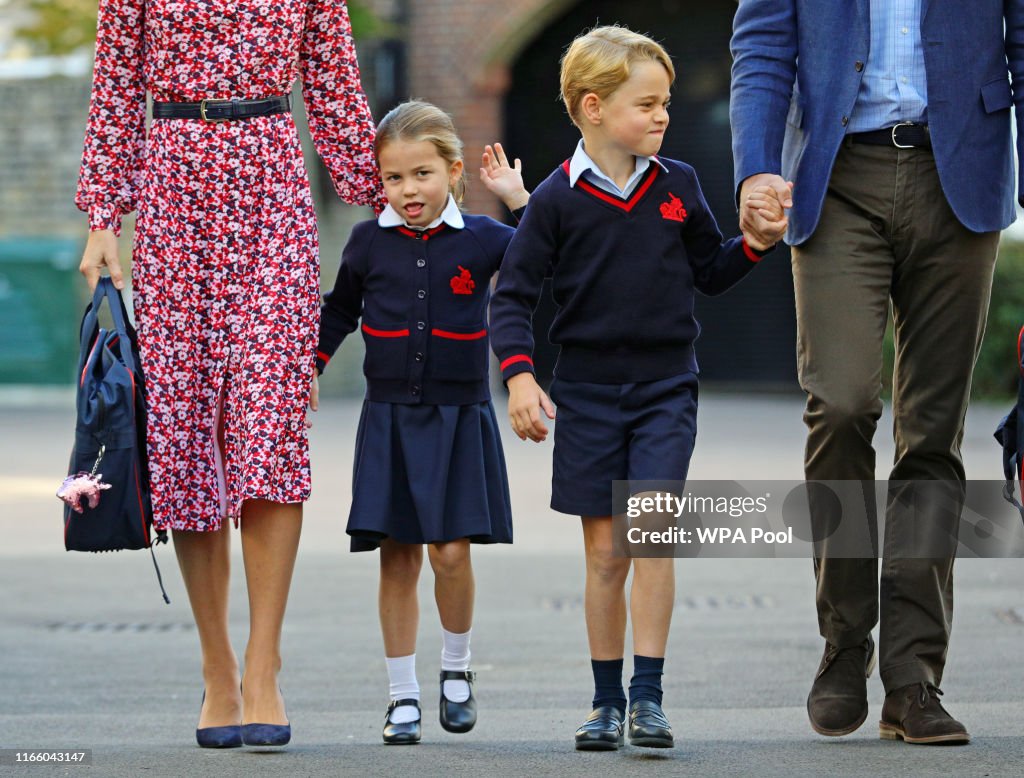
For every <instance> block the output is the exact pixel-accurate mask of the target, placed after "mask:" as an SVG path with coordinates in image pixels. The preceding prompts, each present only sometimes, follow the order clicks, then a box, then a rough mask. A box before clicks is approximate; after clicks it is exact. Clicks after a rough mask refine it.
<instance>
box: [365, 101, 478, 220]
mask: <svg viewBox="0 0 1024 778" xmlns="http://www.w3.org/2000/svg"><path fill="white" fill-rule="evenodd" d="M392 141H405V142H407V143H420V142H422V141H429V142H430V143H433V144H434V147H435V148H436V149H437V153H438V154H439V155H440V156H441V159H443V160H444V161H445V162H447V163H448V164H449V165H453V164H454V163H455V162H458V161H461V160H462V140H461V139H460V138H459V135H458V133H457V132H456V131H455V124H454V123H453V122H452V117H450V116H449V115H448V114H446V113H445V112H444V111H442V110H441V109H440V108H438V107H437V106H436V105H432V104H431V103H427V102H423V101H422V100H410V101H408V102H405V103H402V104H400V105H398V106H396V107H394V108H392V109H391V110H390V111H389V112H388V114H387V116H385V117H384V118H383V119H381V120H380V124H378V125H377V137H376V138H375V139H374V142H373V151H374V154H375V155H376V157H377V165H378V166H379V165H380V151H381V149H382V148H384V146H386V145H387V144H388V143H391V142H392ZM452 194H453V195H454V196H455V201H456V202H457V203H458V204H459V205H462V200H463V198H464V197H465V196H466V174H465V171H463V174H462V175H461V176H460V177H459V180H458V181H456V182H455V186H454V187H453V191H452Z"/></svg>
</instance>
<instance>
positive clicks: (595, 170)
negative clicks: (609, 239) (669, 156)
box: [569, 138, 668, 199]
mask: <svg viewBox="0 0 1024 778" xmlns="http://www.w3.org/2000/svg"><path fill="white" fill-rule="evenodd" d="M652 161H654V162H657V163H658V164H659V165H660V166H661V169H662V170H664V171H665V172H666V173H667V172H668V168H667V167H665V163H664V162H662V161H661V160H660V159H658V158H657V157H637V158H636V170H634V171H633V175H631V176H630V177H629V181H627V182H626V187H625V188H624V189H619V185H618V184H616V183H615V182H614V181H613V180H612V179H611V178H609V177H608V176H607V175H605V172H604V171H603V170H601V168H599V167H598V166H597V163H596V162H594V160H592V159H591V158H590V155H589V154H587V152H586V151H585V150H584V148H583V139H582V138H580V142H579V143H578V144H577V145H576V153H575V154H573V155H572V160H571V161H570V162H569V186H576V182H577V181H579V180H580V176H582V177H583V178H584V179H586V181H587V183H589V184H593V185H594V186H597V187H600V188H601V189H603V190H604V191H606V192H610V193H611V194H613V195H617V196H618V197H622V198H625V199H628V198H629V196H630V195H631V194H633V192H634V191H635V190H636V188H637V186H638V185H639V184H640V179H641V178H643V175H644V173H646V172H647V169H648V168H649V167H650V166H651V162H652Z"/></svg>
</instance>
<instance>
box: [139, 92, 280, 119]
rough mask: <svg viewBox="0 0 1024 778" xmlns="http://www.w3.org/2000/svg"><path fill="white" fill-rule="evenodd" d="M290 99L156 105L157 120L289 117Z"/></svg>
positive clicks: (271, 98)
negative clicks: (283, 115) (282, 115)
mask: <svg viewBox="0 0 1024 778" xmlns="http://www.w3.org/2000/svg"><path fill="white" fill-rule="evenodd" d="M291 110H292V101H291V95H279V96H278V97H264V98H262V99H260V100H239V99H238V98H234V99H231V100H201V101H199V102H196V103H153V118H154V119H202V120H203V121H204V122H229V121H237V120H238V119H249V118H252V117H253V116H271V115H272V114H276V113H290V112H291Z"/></svg>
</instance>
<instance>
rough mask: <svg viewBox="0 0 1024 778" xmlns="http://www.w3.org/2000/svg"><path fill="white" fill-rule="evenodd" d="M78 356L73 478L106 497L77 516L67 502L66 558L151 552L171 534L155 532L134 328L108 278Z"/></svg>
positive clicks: (83, 504)
mask: <svg viewBox="0 0 1024 778" xmlns="http://www.w3.org/2000/svg"><path fill="white" fill-rule="evenodd" d="M104 300H105V301H106V302H107V307H108V308H109V310H110V316H111V319H112V321H113V328H112V329H110V330H107V329H105V328H102V327H100V326H99V321H98V315H99V312H100V309H101V308H102V306H103V302H104ZM80 349H81V351H80V355H79V360H78V371H77V373H76V379H77V382H78V387H77V401H76V405H77V411H78V414H77V421H76V425H75V444H74V448H73V449H72V452H71V464H70V466H69V468H68V475H69V477H72V476H75V475H76V474H77V475H79V476H82V475H84V474H89V475H90V476H91V477H94V478H95V479H96V482H97V483H98V482H100V481H102V484H103V485H102V487H101V489H102V490H101V491H96V490H93V495H94V496H95V495H98V497H97V498H96V499H90V500H86V499H82V500H81V501H80V503H79V504H78V505H77V508H78V509H77V510H76V508H75V507H73V506H72V505H71V504H68V503H67V502H65V505H64V546H65V548H66V549H67V550H68V551H118V550H121V549H139V548H149V549H150V552H151V553H152V547H153V545H154V544H157V543H166V542H167V532H166V530H157V531H154V530H153V507H152V504H151V502H150V495H149V472H148V468H147V466H146V389H145V382H144V380H143V375H142V369H141V366H140V362H139V352H138V341H137V337H136V333H135V329H134V327H132V325H131V324H130V322H129V321H128V311H127V309H126V308H125V304H124V300H123V299H122V297H121V293H120V292H118V290H117V289H116V288H115V287H114V284H113V282H112V281H111V280H110V279H109V278H106V277H104V278H100V280H99V283H98V284H97V285H96V292H95V294H94V295H93V298H92V303H91V304H90V305H89V307H88V308H86V311H85V316H84V317H83V319H82V326H81V330H80ZM65 484H67V482H65ZM153 563H154V565H155V564H156V557H155V556H154V558H153ZM159 576H160V571H159V568H158V569H157V577H158V579H159ZM161 590H163V584H162V582H161ZM164 599H165V600H166V599H167V594H166V592H165V593H164ZM168 601H169V600H168Z"/></svg>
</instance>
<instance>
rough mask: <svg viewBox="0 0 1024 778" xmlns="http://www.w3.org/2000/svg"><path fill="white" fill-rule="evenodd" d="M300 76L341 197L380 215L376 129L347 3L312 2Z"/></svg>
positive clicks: (316, 137) (312, 125)
mask: <svg viewBox="0 0 1024 778" xmlns="http://www.w3.org/2000/svg"><path fill="white" fill-rule="evenodd" d="M299 74H300V76H301V78H302V93H303V97H304V98H305V101H306V114H307V116H308V118H309V130H310V134H311V135H312V136H313V144H314V145H315V146H316V150H317V152H318V153H319V154H320V157H321V158H322V159H323V161H324V163H325V164H326V165H327V169H328V171H329V172H330V174H331V180H332V181H333V183H334V188H335V189H336V190H337V192H338V195H339V196H340V197H341V199H342V200H344V201H345V202H347V203H353V204H357V205H372V206H373V207H374V209H375V210H376V211H377V212H378V213H380V211H381V210H383V208H384V194H383V187H382V185H381V182H380V175H379V173H378V171H377V162H376V159H375V157H374V153H373V138H374V135H375V132H376V128H375V127H374V124H373V117H372V116H371V115H370V106H369V104H368V103H367V100H366V94H365V93H364V92H363V86H362V83H361V82H360V80H359V62H358V60H357V59H356V49H355V45H354V43H353V41H352V24H351V22H350V21H349V17H348V9H347V8H346V6H345V2H344V0H310V3H309V6H308V9H307V11H306V28H305V31H304V32H303V38H302V46H301V49H300V53H299Z"/></svg>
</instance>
